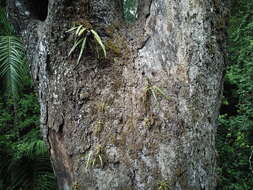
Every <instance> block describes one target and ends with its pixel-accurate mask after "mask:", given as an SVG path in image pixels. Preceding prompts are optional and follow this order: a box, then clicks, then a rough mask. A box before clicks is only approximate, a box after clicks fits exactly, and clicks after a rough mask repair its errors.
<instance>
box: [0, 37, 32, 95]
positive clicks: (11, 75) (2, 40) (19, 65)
mask: <svg viewBox="0 0 253 190" xmlns="http://www.w3.org/2000/svg"><path fill="white" fill-rule="evenodd" d="M23 47H24V46H23V44H22V42H21V40H20V39H19V38H18V37H15V36H0V78H2V79H3V80H4V81H5V83H6V90H7V92H8V93H10V94H11V95H12V96H13V97H18V92H19V90H20V89H21V88H22V86H23V83H24V80H25V77H26V76H27V75H28V73H29V72H28V66H27V64H26V58H25V50H24V48H23Z"/></svg>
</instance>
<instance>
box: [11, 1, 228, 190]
mask: <svg viewBox="0 0 253 190" xmlns="http://www.w3.org/2000/svg"><path fill="white" fill-rule="evenodd" d="M15 1H16V3H15ZM29 2H32V1H31V0H10V2H9V12H10V16H11V17H12V19H13V23H14V25H15V26H16V28H17V29H18V31H19V32H20V33H21V35H22V37H23V39H24V41H25V44H26V46H27V53H28V58H29V63H30V66H31V71H32V75H33V79H34V81H35V82H36V84H37V86H38V94H39V100H40V106H41V129H42V133H43V137H44V139H45V141H46V142H47V143H48V144H49V148H50V154H51V160H52V163H53V167H54V171H55V174H56V176H57V179H58V184H59V190H70V189H76V190H77V189H80V190H93V189H94V190H95V189H98V190H155V189H159V188H160V189H162V188H163V189H174V190H204V189H205V190H213V189H215V185H216V176H215V131H216V120H217V116H218V110H219V106H220V100H221V95H222V77H223V70H224V62H225V61H224V54H223V52H224V44H223V40H224V32H223V30H224V27H225V23H226V19H225V15H226V14H227V9H226V6H225V5H224V2H222V1H221V0H202V1H200V0H181V1H178V0H145V1H140V2H139V9H138V11H139V12H138V15H139V18H138V20H137V21H136V23H134V24H127V23H126V22H124V20H123V19H122V18H123V17H122V3H121V2H120V0H75V1H71V0H49V4H48V14H47V17H46V19H45V20H44V18H43V17H42V16H41V15H38V14H37V13H36V10H37V9H38V8H34V6H35V5H34V4H32V3H29ZM38 3H40V1H39V2H38ZM42 8H43V6H41V9H42ZM40 11H42V13H41V14H42V15H43V10H40ZM80 20H82V21H88V22H89V23H91V25H92V26H93V28H94V29H95V30H96V31H97V32H98V33H99V35H100V36H101V37H102V39H103V42H104V43H105V44H106V46H107V54H108V56H107V58H106V59H98V58H97V56H96V55H95V53H94V50H93V49H92V48H87V49H86V53H85V56H84V57H83V58H82V60H81V63H80V64H79V65H76V60H77V57H78V53H76V54H75V55H73V56H70V57H68V56H67V55H68V52H69V50H70V48H71V46H72V44H73V38H72V36H71V35H70V34H69V33H66V31H67V30H68V29H69V28H71V26H72V25H73V22H77V21H80ZM101 161H102V163H101ZM93 162H94V165H93V164H92V163H93ZM89 163H91V164H89Z"/></svg>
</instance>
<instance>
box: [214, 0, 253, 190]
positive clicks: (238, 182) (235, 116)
mask: <svg viewBox="0 0 253 190" xmlns="http://www.w3.org/2000/svg"><path fill="white" fill-rule="evenodd" d="M252 6H253V2H252V1H250V0H242V1H234V4H233V9H232V17H231V20H230V27H229V59H230V63H231V64H230V66H229V67H228V70H227V74H226V77H225V89H224V101H223V106H222V108H221V116H220V126H219V128H218V138H217V148H218V151H219V163H220V168H219V172H220V180H219V186H220V189H222V190H230V189H231V190H250V189H252V188H253V171H251V169H250V162H253V160H249V157H250V154H251V152H252V149H253V83H252V81H253V43H252V42H253V41H252V40H253V11H252V8H251V7H252Z"/></svg>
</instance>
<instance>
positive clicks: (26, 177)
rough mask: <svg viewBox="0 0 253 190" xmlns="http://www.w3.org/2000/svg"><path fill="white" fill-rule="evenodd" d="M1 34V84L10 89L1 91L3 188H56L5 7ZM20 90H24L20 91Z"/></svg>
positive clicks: (22, 55) (18, 43)
mask: <svg viewBox="0 0 253 190" xmlns="http://www.w3.org/2000/svg"><path fill="white" fill-rule="evenodd" d="M0 3H1V4H0V5H2V3H3V1H0ZM0 35H1V36H0V77H1V79H4V80H1V81H0V85H1V87H2V86H3V85H5V86H6V88H7V90H8V91H7V92H8V93H7V94H6V93H1V94H0V163H1V164H0V189H1V190H2V189H3V190H54V189H56V182H55V177H54V174H53V170H52V167H51V163H50V160H49V156H48V151H47V146H46V144H45V143H44V142H43V141H42V140H41V137H40V131H39V128H38V125H39V104H38V101H37V97H36V95H35V94H34V92H33V88H32V85H31V79H30V78H29V75H28V68H27V66H26V62H25V51H24V47H23V44H22V42H21V41H20V39H19V38H18V37H16V36H14V31H13V28H12V26H11V25H10V24H9V23H8V21H7V18H6V13H5V10H4V9H3V8H0ZM21 87H22V88H21ZM1 90H2V88H1ZM21 90H22V92H25V94H22V93H19V95H18V92H19V91H20V92H21ZM6 95H7V97H8V98H7V97H6Z"/></svg>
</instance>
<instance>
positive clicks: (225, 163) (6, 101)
mask: <svg viewBox="0 0 253 190" xmlns="http://www.w3.org/2000/svg"><path fill="white" fill-rule="evenodd" d="M124 2H125V4H124V6H125V7H126V9H130V8H129V6H133V5H134V6H135V5H136V2H137V1H136V0H133V1H132V0H126V1H124ZM0 3H1V9H0V44H1V42H2V43H3V42H4V41H1V40H4V39H5V40H6V39H18V38H17V37H16V36H15V32H14V31H13V28H12V26H11V25H10V24H9V23H8V22H7V19H6V12H5V10H4V8H3V7H4V3H3V1H0ZM252 7H253V1H252V0H240V1H234V3H233V6H232V11H231V13H232V16H231V18H230V25H229V30H228V37H229V40H228V62H229V65H228V67H227V71H226V75H225V84H224V99H223V104H222V107H221V114H220V117H219V126H218V129H217V133H218V135H217V142H216V144H217V151H218V154H217V155H218V156H217V157H218V168H217V171H218V176H217V181H218V189H219V190H251V189H253V169H252V167H253V166H252V165H253V158H252V157H253V156H252V154H253V153H252V151H253V82H252V81H253V10H252ZM125 16H126V17H129V18H130V20H131V19H134V18H135V12H133V14H132V15H128V12H127V11H126V13H125ZM6 37H8V38H6ZM9 45H10V44H9ZM11 47H12V46H0V73H2V70H3V68H7V69H8V68H9V70H8V71H12V72H9V73H7V74H8V75H1V74H0V76H1V80H0V190H55V189H56V180H55V177H54V175H53V170H52V167H51V165H50V160H49V157H48V152H47V147H46V144H45V143H44V142H43V141H42V139H41V136H40V131H39V127H38V126H39V104H38V102H37V97H36V94H35V93H34V88H33V86H32V82H31V79H30V77H29V75H28V74H27V72H24V70H25V69H24V70H20V69H18V68H16V67H12V64H10V63H9V64H8V62H6V64H3V59H2V56H4V54H3V55H2V54H1V51H2V50H4V51H3V52H7V51H9V52H10V50H11V49H10V48H11ZM4 48H5V49H4ZM13 48H15V43H14V47H13ZM5 56H6V55H5ZM23 61H24V60H23ZM16 63H17V64H18V63H19V60H18V62H16ZM2 65H4V66H5V67H3V66H2ZM10 68H12V69H10ZM15 69H16V70H15ZM5 71H7V70H6V69H5ZM13 74H14V76H13ZM6 76H8V77H6ZM10 79H11V82H10V81H8V80H10ZM8 82H9V83H8ZM7 83H8V84H9V85H6V84H7ZM19 83H22V84H23V85H22V86H21V85H20V84H19ZM13 89H14V90H13Z"/></svg>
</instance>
